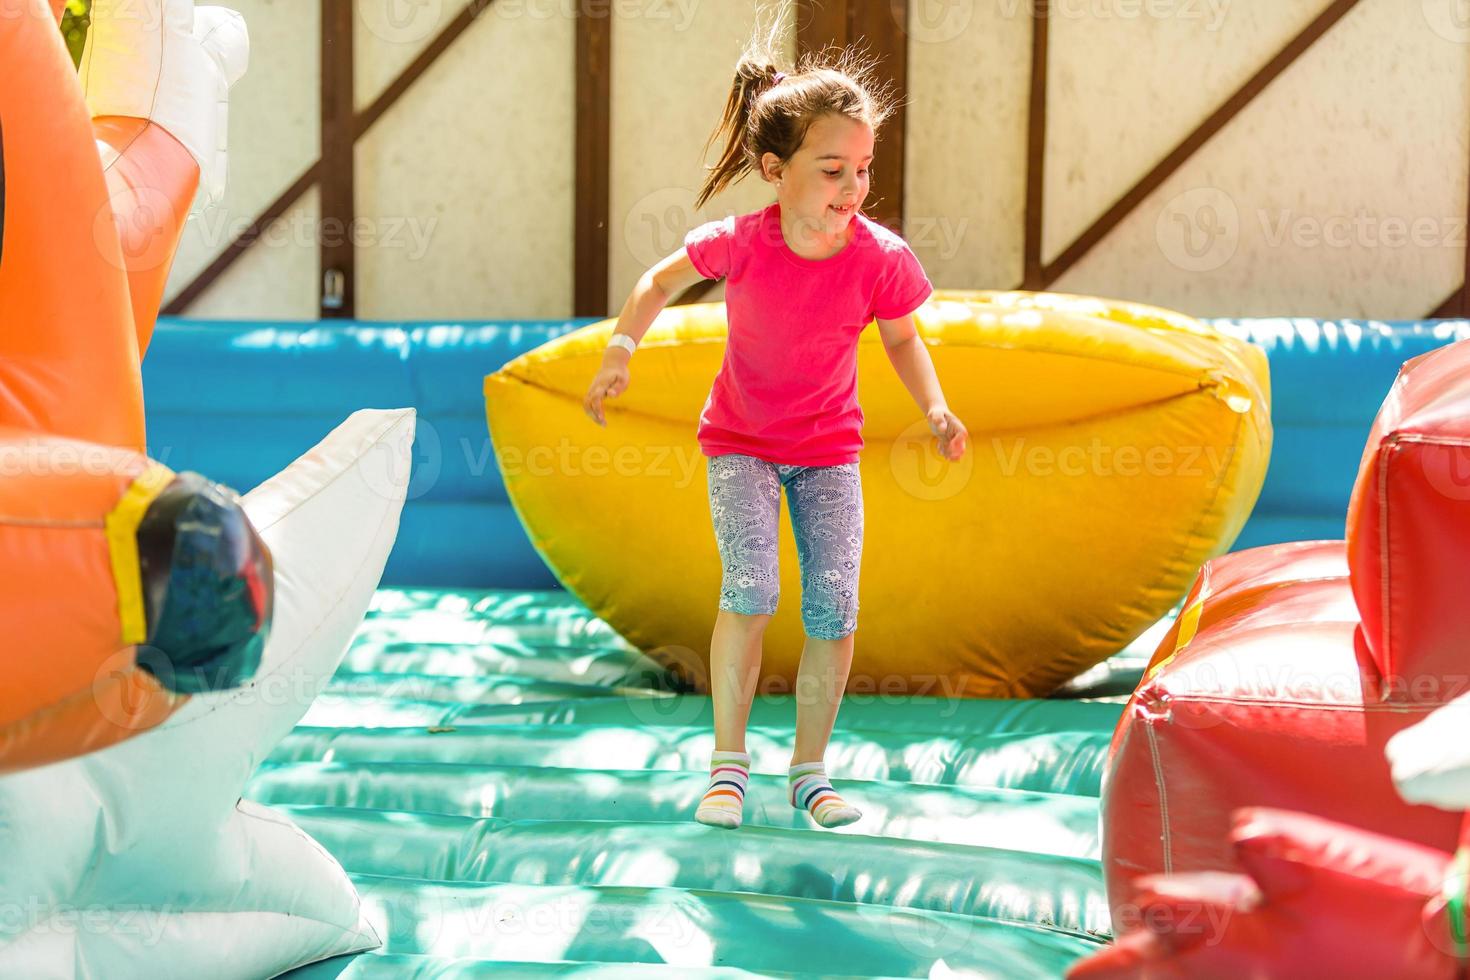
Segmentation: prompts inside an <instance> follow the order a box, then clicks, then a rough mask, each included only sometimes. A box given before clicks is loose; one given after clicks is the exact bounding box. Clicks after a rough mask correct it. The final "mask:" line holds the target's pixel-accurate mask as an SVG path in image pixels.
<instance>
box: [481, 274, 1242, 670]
mask: <svg viewBox="0 0 1470 980" xmlns="http://www.w3.org/2000/svg"><path fill="white" fill-rule="evenodd" d="M915 319H916V322H917V324H918V329H919V332H920V335H921V337H922V338H923V340H924V342H925V343H926V344H927V345H928V347H929V350H930V353H931V355H932V356H933V359H934V363H935V367H936V369H937V371H938V373H939V378H940V381H941V383H942V384H943V386H944V392H945V395H946V397H947V399H948V401H949V405H950V407H951V409H952V410H953V411H954V412H955V413H956V414H957V415H958V416H959V417H960V419H961V420H962V421H964V423H965V425H966V426H967V428H968V429H969V430H970V434H971V440H970V448H969V451H968V452H967V453H966V454H965V456H964V458H963V459H961V460H960V461H959V462H956V463H950V462H947V461H945V460H944V459H943V458H941V457H940V456H939V455H938V453H937V450H936V448H935V440H934V439H933V437H932V436H931V435H930V433H929V430H928V426H927V425H926V424H925V422H924V420H923V418H922V416H921V414H920V412H919V410H918V407H917V406H916V405H915V403H914V401H913V398H912V397H911V396H910V395H909V393H908V391H907V390H906V389H905V388H904V386H903V384H902V382H901V381H900V380H899V378H898V376H897V374H896V373H895V372H894V370H893V366H892V364H891V363H890V362H889V360H888V358H887V356H886V353H885V350H884V347H883V344H882V339H881V337H880V335H879V333H878V331H877V330H876V329H875V328H873V327H870V328H869V329H867V330H866V331H864V333H863V334H862V337H861V340H860V343H859V348H858V390H859V397H860V400H861V403H862V405H863V409H864V412H865V415H866V421H865V426H864V437H865V440H866V443H867V445H866V448H865V449H864V452H863V457H862V462H861V470H862V478H863V495H864V501H865V509H866V534H865V543H864V554H863V568H862V576H861V580H860V587H859V601H860V612H859V616H858V629H857V634H856V648H855V650H856V652H855V656H854V660H853V667H852V672H851V674H850V676H849V679H848V686H847V689H848V691H849V693H850V694H863V693H868V694H879V695H881V694H885V693H899V692H911V693H921V694H930V695H949V696H960V697H1032V696H1038V695H1044V694H1046V693H1048V692H1049V691H1051V690H1053V689H1054V688H1056V687H1057V686H1058V685H1059V684H1061V683H1063V682H1065V681H1066V680H1068V679H1070V678H1071V677H1073V676H1075V675H1076V674H1078V673H1080V672H1081V671H1082V670H1085V669H1086V668H1087V667H1089V666H1091V665H1093V664H1095V663H1097V662H1099V661H1101V660H1103V659H1105V658H1106V657H1108V656H1110V655H1111V654H1113V653H1115V652H1116V651H1117V650H1119V649H1120V648H1121V647H1123V646H1124V645H1126V644H1127V643H1128V642H1129V641H1131V640H1132V639H1134V638H1135V637H1136V636H1138V635H1139V634H1140V633H1141V632H1142V631H1143V630H1144V629H1146V628H1147V627H1148V626H1149V625H1150V624H1152V623H1153V622H1155V621H1156V620H1157V619H1158V618H1159V617H1160V616H1162V615H1163V614H1164V613H1165V612H1167V611H1168V609H1169V608H1170V606H1171V605H1172V604H1173V603H1174V602H1175V601H1177V599H1178V598H1179V597H1180V596H1181V595H1182V594H1183V593H1184V591H1185V589H1186V588H1187V587H1188V586H1189V584H1190V582H1191V580H1192V579H1193V576H1194V574H1195V571H1196V570H1197V569H1198V568H1199V566H1200V564H1201V563H1202V562H1204V561H1205V560H1206V559H1208V558H1210V557H1212V556H1214V555H1217V554H1220V553H1222V552H1223V551H1225V550H1227V549H1228V547H1229V546H1230V544H1231V542H1233V541H1234V539H1235V537H1236V535H1237V534H1238V533H1239V532H1240V529H1241V527H1242V525H1243V524H1244V522H1245V519H1246V517H1247V516H1248V515H1249V513H1250V510H1251V507H1252V506H1253V505H1254V503H1255V500H1256V497H1257V495H1258V494H1259V492H1260V488H1261V483H1262V481H1263V479H1264V477H1265V472H1266V463H1267V459H1268V457H1269V454H1270V446H1271V427H1270V406H1269V398H1270V391H1269V382H1268V375H1267V367H1266V359H1265V355H1264V354H1263V353H1262V352H1261V351H1260V350H1259V349H1257V348H1255V347H1252V346H1251V345H1249V344H1247V343H1244V342H1242V341H1238V340H1235V339H1233V338H1231V337H1227V336H1225V335H1223V334H1221V333H1219V332H1217V331H1215V330H1213V329H1211V328H1209V327H1207V326H1205V325H1204V324H1202V323H1200V322H1198V321H1197V320H1193V319H1190V318H1189V317H1185V316H1182V315H1180V314H1177V313H1171V312H1168V311H1166V310H1160V309H1156V308H1153V307H1148V306H1141V305H1138V304H1132V303H1121V302H1113V301H1109V300H1102V299H1093V298H1088V297H1081V296H1067V295H1061V294H1048V293H1024V292H1009V293H991V292H957V291H941V292H937V293H935V295H934V297H933V298H932V299H931V301H930V302H929V303H928V304H926V305H925V306H924V307H923V308H921V309H920V310H919V311H918V313H917V314H916V315H915ZM614 326H615V321H613V320H606V321H603V322H601V323H597V324H592V325H590V326H587V327H585V328H582V329H580V330H578V331H576V332H574V333H571V334H568V335H566V336H564V337H560V338H558V339H556V340H554V341H552V342H550V343H547V344H545V345H543V346H542V347H540V348H538V349H537V350H534V351H531V352H529V353H527V354H525V355H523V356H521V357H519V358H517V359H515V360H514V361H512V362H510V363H509V364H507V365H506V366H505V367H504V368H502V369H501V370H500V371H497V372H496V373H494V374H492V375H490V376H489V377H487V378H486V379H485V396H486V403H487V410H488V419H489V425H490V433H491V437H492V440H493V442H494V444H495V449H496V455H497V460H498V462H499V463H500V466H501V469H502V472H503V475H504V479H505V485H506V488H507V491H508V492H509V495H510V499H511V502H512V504H513V505H514V507H515V509H516V512H517V513H518V514H519V516H520V519H521V521H522V522H523V523H524V525H525V527H526V529H527V532H528V533H529V535H530V537H531V540H532V542H533V543H534V545H535V547H536V548H537V550H538V551H539V552H540V554H541V556H542V557H543V559H544V560H545V561H546V563H547V564H548V566H550V568H551V569H552V570H553V571H554V572H555V573H556V574H557V575H558V577H559V578H560V579H561V581H562V582H563V583H564V584H565V585H566V587H567V588H568V589H569V590H571V591H572V592H573V593H574V594H575V595H576V596H577V597H578V598H579V599H580V600H581V601H583V602H585V603H586V604H587V605H588V606H589V607H590V608H591V609H592V610H594V611H595V612H596V613H597V614H598V615H599V616H601V617H602V618H603V619H605V620H606V621H607V622H608V623H609V624H610V625H611V626H612V627H613V628H614V629H616V630H617V631H618V632H619V633H621V634H622V635H623V636H625V637H626V638H627V639H628V640H630V641H631V642H633V643H635V644H637V645H638V646H639V647H641V648H643V649H644V650H645V651H647V652H648V653H649V654H650V655H651V656H653V657H654V658H655V659H658V660H659V661H660V662H662V663H664V664H665V665H667V666H669V667H671V668H672V669H674V670H676V671H678V672H679V673H680V674H681V675H683V676H684V677H685V678H686V680H689V681H691V682H692V683H694V684H695V685H696V686H697V687H699V688H700V689H707V685H708V656H709V640H710V634H711V631H712V629H713V626H714V621H715V616H716V612H717V603H718V599H719V592H720V573H721V568H720V560H719V555H718V552H717V549H716V545H715V540H714V534H713V530H712V527H711V523H710V515H709V503H708V496H707V484H706V466H707V460H706V458H705V457H704V456H703V455H702V454H701V453H700V451H699V446H698V443H697V442H696V440H695V428H696V425H697V421H698V417H699V412H700V409H701V408H702V407H703V405H704V401H705V398H706V396H707V395H708V393H709V390H710V386H711V384H712V383H713V380H714V376H715V373H716V372H717V371H718V369H719V366H720V363H721V359H722V358H723V356H724V351H725V315H724V306H723V304H718V303H716V304H703V305H696V306H683V307H672V308H669V309H666V310H664V311H663V312H662V313H660V314H659V316H658V319H657V320H656V321H655V323H654V324H653V326H652V327H651V329H650V330H649V332H648V333H647V335H646V336H645V337H644V339H643V342H642V344H641V345H640V346H639V349H638V352H637V353H636V354H635V355H634V356H633V359H632V362H631V383H630V385H629V388H628V390H627V391H626V392H624V393H623V395H621V396H620V397H618V398H615V399H609V400H607V401H606V402H605V403H604V404H605V407H606V412H607V420H608V424H607V427H606V428H605V429H604V428H602V427H600V426H598V425H596V424H595V423H593V422H592V421H591V420H589V419H588V418H587V416H586V415H585V414H584V413H583V411H582V397H583V395H584V394H585V393H586V390H587V387H588V385H589V383H590V382H591V379H592V377H593V376H594V375H595V374H596V371H597V368H598V365H599V364H600V363H601V359H602V352H603V348H604V347H605V346H606V344H607V339H608V337H609V336H610V335H611V333H612V330H613V328H614ZM782 511H783V517H782V519H781V524H780V561H781V599H780V607H779V610H778V612H777V614H776V616H775V618H774V619H773V620H772V621H771V624H770V627H769V628H768V629H767V632H766V638H765V647H764V649H765V654H764V657H765V659H764V663H763V668H762V684H761V689H762V690H764V691H767V692H782V691H790V690H792V689H793V684H794V680H795V677H796V670H797V665H798V663H799V660H800V655H801V649H802V642H803V639H804V636H803V630H802V626H801V618H800V595H801V591H800V589H801V586H800V575H799V566H798V563H797V557H796V547H795V542H794V540H793V538H792V534H791V528H790V525H789V514H787V507H786V505H785V504H784V503H783V505H782Z"/></svg>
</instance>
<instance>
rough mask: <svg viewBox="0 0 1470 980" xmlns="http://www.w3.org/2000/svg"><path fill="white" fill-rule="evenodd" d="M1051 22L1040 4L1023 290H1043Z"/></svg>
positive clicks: (1035, 21)
mask: <svg viewBox="0 0 1470 980" xmlns="http://www.w3.org/2000/svg"><path fill="white" fill-rule="evenodd" d="M1050 27H1051V18H1050V17H1049V16H1048V7H1047V6H1046V5H1045V4H1038V5H1037V6H1036V7H1035V8H1034V9H1033V10H1032V15H1031V105H1030V116H1029V119H1028V121H1027V129H1026V218H1025V221H1026V225H1025V231H1024V238H1023V242H1022V256H1023V258H1022V262H1023V268H1024V270H1025V272H1024V279H1023V281H1022V284H1021V286H1022V288H1023V289H1042V288H1044V286H1043V270H1042V267H1041V238H1042V231H1043V228H1044V227H1045V226H1044V225H1043V223H1042V218H1043V216H1044V213H1045V212H1044V211H1043V208H1044V206H1045V203H1046V79H1047V67H1048V59H1049V56H1050Z"/></svg>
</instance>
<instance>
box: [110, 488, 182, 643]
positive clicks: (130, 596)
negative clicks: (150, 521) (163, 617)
mask: <svg viewBox="0 0 1470 980" xmlns="http://www.w3.org/2000/svg"><path fill="white" fill-rule="evenodd" d="M173 479H174V472H173V470H171V469H169V468H168V467H167V466H164V465H163V464H161V463H154V462H152V461H150V462H149V464H148V468H147V469H146V470H144V471H143V472H142V473H141V474H139V476H138V478H137V479H135V480H134V481H133V482H132V483H131V484H130V485H129V486H128V488H127V490H125V491H124V492H123V495H122V497H120V498H119V499H118V502H117V505H116V506H115V507H113V508H112V510H110V511H108V513H107V517H106V518H105V524H106V527H107V549H108V551H109V552H111V555H112V580H113V581H114V582H115V583H116V584H117V618H118V622H119V623H121V624H122V641H123V643H126V644H138V643H142V642H143V641H144V640H146V639H148V611H147V608H146V607H145V606H144V605H143V573H142V570H141V569H140V568H139V567H138V525H139V524H141V523H143V515H144V514H146V513H147V512H148V508H149V506H150V505H151V504H152V503H153V501H155V500H157V499H158V495H159V494H160V493H163V490H164V488H165V487H167V486H168V485H169V484H170V483H172V482H173Z"/></svg>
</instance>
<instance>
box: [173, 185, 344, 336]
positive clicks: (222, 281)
mask: <svg viewBox="0 0 1470 980" xmlns="http://www.w3.org/2000/svg"><path fill="white" fill-rule="evenodd" d="M320 219H321V205H320V197H319V195H318V194H317V191H316V188H312V189H311V190H309V191H307V192H306V193H305V194H303V195H302V196H301V200H300V201H299V202H297V204H296V205H295V206H294V207H292V208H290V209H289V210H287V212H286V213H285V214H284V215H282V216H281V220H280V221H278V222H276V223H275V224H273V225H271V226H270V227H269V228H267V229H266V230H265V231H264V232H263V233H262V234H261V237H260V239H259V240H258V241H256V243H255V244H254V245H252V246H251V247H250V248H249V249H247V250H246V252H245V254H244V255H242V256H240V258H238V259H236V260H235V264H234V265H232V266H230V267H229V268H228V269H226V270H225V272H224V274H223V275H222V276H220V278H219V279H217V280H215V282H214V285H213V286H211V287H210V288H209V289H208V290H206V291H205V292H204V295H202V296H200V297H199V299H197V300H195V301H194V304H193V305H192V306H191V307H190V308H189V310H188V311H187V314H186V315H187V316H191V317H199V318H201V319H208V320H315V319H317V316H318V305H317V302H318V301H317V296H318V291H317V281H316V277H317V266H318V260H317V255H318V248H317V238H316V229H317V227H318V223H319V221H320Z"/></svg>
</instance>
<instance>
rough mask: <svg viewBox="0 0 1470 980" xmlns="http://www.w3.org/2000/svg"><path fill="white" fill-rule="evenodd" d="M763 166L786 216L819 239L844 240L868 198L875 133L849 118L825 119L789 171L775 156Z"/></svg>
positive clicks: (815, 126) (812, 129) (811, 132)
mask: <svg viewBox="0 0 1470 980" xmlns="http://www.w3.org/2000/svg"><path fill="white" fill-rule="evenodd" d="M761 162H762V165H763V167H764V169H765V173H764V174H763V176H765V178H766V179H767V180H769V181H771V182H772V183H774V184H775V185H776V199H777V200H778V201H780V202H781V210H782V211H783V212H790V213H791V214H793V215H794V216H796V217H797V218H798V219H799V221H800V224H801V227H802V228H803V229H805V228H807V227H810V228H811V230H812V231H813V232H815V233H816V234H817V235H818V236H821V237H833V236H835V237H839V238H840V237H841V236H842V235H843V233H844V231H845V229H846V228H847V226H848V224H849V223H850V222H851V221H852V217H853V215H855V214H856V213H857V212H858V209H859V208H861V207H862V206H863V201H865V200H866V199H867V197H868V167H869V165H870V164H872V162H873V127H872V126H869V125H868V124H867V123H864V122H858V121H856V120H854V119H851V118H849V117H847V116H839V115H830V114H829V115H825V116H821V117H820V118H818V119H817V120H816V121H815V122H813V123H812V124H811V127H810V128H808V129H807V131H806V139H805V140H803V141H802V144H801V146H800V147H799V148H798V149H797V151H796V153H795V154H793V155H792V157H791V159H790V160H788V161H786V163H785V164H784V165H783V164H782V163H781V160H780V158H779V157H777V156H776V154H774V153H766V154H764V155H763V156H762V157H761Z"/></svg>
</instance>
